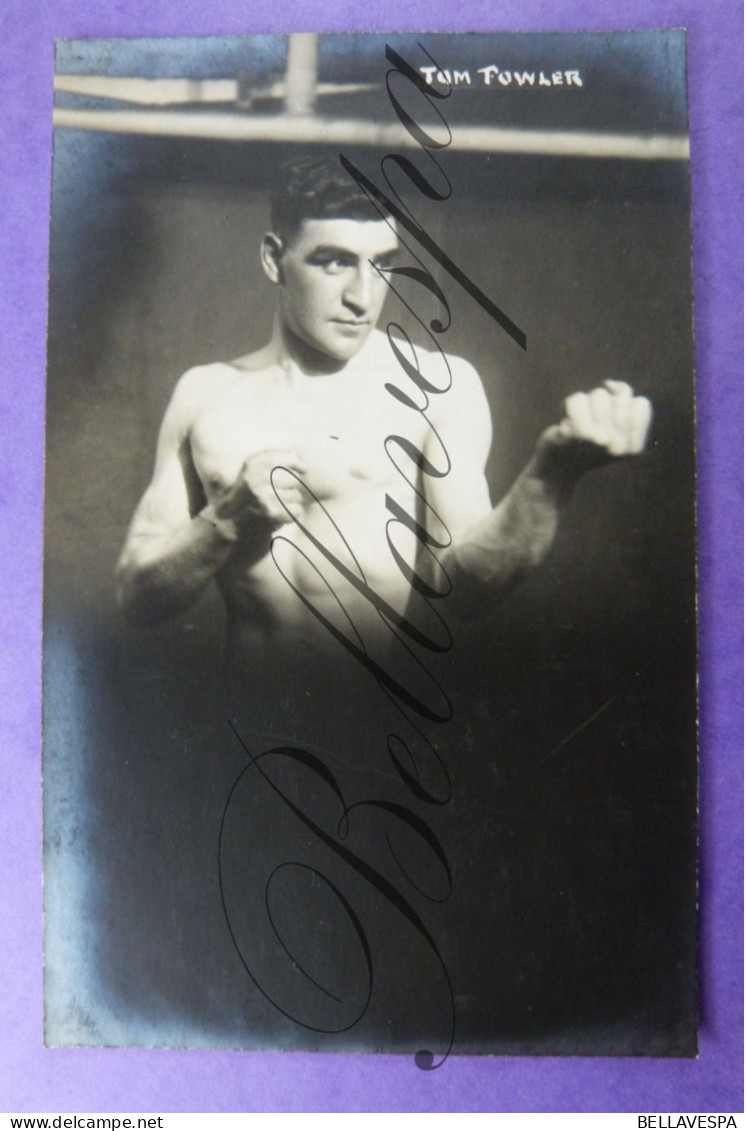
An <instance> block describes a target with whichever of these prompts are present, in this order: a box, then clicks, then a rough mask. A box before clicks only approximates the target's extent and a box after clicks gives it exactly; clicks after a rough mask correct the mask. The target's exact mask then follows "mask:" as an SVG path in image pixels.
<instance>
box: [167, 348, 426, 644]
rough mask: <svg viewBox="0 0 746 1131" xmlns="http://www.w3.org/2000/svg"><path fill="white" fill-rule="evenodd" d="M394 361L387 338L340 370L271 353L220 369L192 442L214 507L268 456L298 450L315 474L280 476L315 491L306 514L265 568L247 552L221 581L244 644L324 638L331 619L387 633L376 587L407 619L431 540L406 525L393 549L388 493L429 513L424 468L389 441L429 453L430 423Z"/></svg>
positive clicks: (233, 633)
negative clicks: (251, 463) (420, 561)
mask: <svg viewBox="0 0 746 1131" xmlns="http://www.w3.org/2000/svg"><path fill="white" fill-rule="evenodd" d="M392 362H393V359H392V355H391V351H390V349H388V344H387V342H386V340H385V338H384V337H383V335H378V334H377V335H374V336H373V339H372V340H371V342H370V343H369V348H366V349H365V350H364V351H363V352H362V354H361V355H360V357H359V358H356V359H355V360H354V362H353V363H351V364H349V365H348V366H346V367H345V369H344V370H343V371H341V372H339V373H333V374H325V375H322V376H312V377H309V376H307V375H302V374H297V373H296V374H294V373H293V372H292V371H290V372H288V371H287V370H286V369H285V368H283V367H282V366H281V365H278V364H265V358H264V357H263V355H262V354H257V355H252V356H250V357H248V358H246V359H243V360H242V361H241V362H238V363H234V364H233V365H215V366H212V367H210V371H209V373H206V375H205V389H206V391H205V397H204V399H201V403H200V404H199V405H198V407H197V408H196V411H195V415H194V420H193V422H192V426H191V429H190V432H189V447H190V451H191V458H192V461H193V465H194V469H195V471H196V472H197V475H198V476H199V479H200V482H201V484H202V488H203V490H204V493H205V497H206V499H207V501H208V502H210V503H214V502H217V501H218V500H219V499H220V498H221V497H222V496H223V495H224V494H225V492H226V491H228V490H229V489H230V487H231V485H232V484H233V483H234V482H235V480H236V477H237V476H238V474H239V472H240V470H241V468H242V466H243V464H244V461H245V460H246V459H247V458H248V457H249V456H251V455H252V454H254V453H258V452H261V451H266V450H272V449H286V450H288V451H290V452H292V453H294V454H295V455H296V456H297V458H298V460H299V461H300V462H301V463H302V464H303V465H304V468H305V470H304V474H303V475H302V476H298V475H296V473H295V472H293V471H290V470H287V469H283V468H282V467H279V468H278V469H277V470H276V471H275V472H274V473H273V481H274V483H275V485H276V486H279V485H280V484H282V483H283V482H285V483H287V482H289V481H290V480H289V477H292V478H294V479H295V480H296V481H299V482H300V483H301V484H302V488H301V489H302V496H303V511H302V515H301V517H300V518H292V517H291V516H290V515H288V522H287V523H286V524H285V525H283V526H281V527H280V528H279V529H278V530H276V532H275V534H274V537H273V539H272V545H271V549H269V551H268V552H266V553H265V554H264V556H263V557H261V558H260V559H259V560H256V555H255V554H254V555H251V554H249V553H242V550H241V547H240V545H239V546H237V547H236V549H235V551H234V553H233V555H232V557H231V558H230V560H229V562H228V563H227V565H226V566H225V567H224V568H223V569H222V570H221V572H220V574H219V575H218V583H219V585H220V588H221V591H222V593H223V596H224V599H225V602H226V606H227V610H228V618H229V625H228V637H229V643H230V644H232V645H233V647H234V648H238V649H239V650H241V651H243V650H244V649H245V648H252V650H253V645H254V644H255V643H256V642H257V639H260V640H261V641H262V642H263V643H267V642H268V640H269V638H276V637H278V636H279V637H282V636H284V635H285V634H286V632H287V631H288V630H291V631H292V633H293V635H294V636H295V637H297V636H298V635H300V636H301V638H302V637H303V636H307V637H309V638H310V637H311V636H314V637H315V638H318V631H317V630H318V629H319V628H321V629H322V630H324V633H325V634H326V635H327V636H328V635H330V629H329V625H334V626H336V628H337V629H338V630H339V631H342V632H344V633H345V634H346V635H347V636H348V637H349V636H350V634H351V633H352V634H354V633H360V634H362V636H363V637H364V638H365V637H369V636H370V633H371V632H374V631H375V627H376V626H378V627H379V628H380V626H381V619H380V616H379V613H378V612H377V611H376V609H375V607H374V604H373V603H372V602H371V599H370V594H371V592H374V593H375V594H376V595H377V596H378V597H380V598H382V599H383V601H385V602H386V603H387V604H388V605H390V606H391V607H392V608H393V609H394V610H396V611H397V612H400V613H402V612H403V611H404V609H405V607H406V604H407V600H408V597H409V594H410V590H411V585H410V581H409V579H408V577H407V576H405V573H406V571H407V570H408V569H410V570H411V569H413V568H414V566H415V561H416V558H417V550H418V542H417V539H416V537H415V536H414V534H413V533H412V531H411V530H408V529H407V528H406V526H405V525H404V524H402V523H397V524H396V525H395V529H392V539H393V542H394V546H395V551H396V554H395V553H393V552H392V548H391V546H390V545H389V542H388V540H387V522H388V521H389V520H390V519H391V517H392V516H391V512H390V510H387V505H386V503H387V496H388V497H389V498H390V499H391V500H395V502H396V503H397V504H398V505H399V506H400V507H401V508H403V510H404V511H405V512H406V513H407V514H408V515H412V516H413V517H415V516H417V515H418V495H417V491H416V489H415V487H416V485H417V484H418V476H419V471H418V468H417V466H416V463H415V462H414V460H413V459H411V458H410V457H409V456H407V455H406V454H404V452H403V450H402V448H401V445H399V444H398V443H396V442H394V443H393V445H392V443H391V441H389V443H388V444H387V439H388V438H389V437H392V436H398V437H401V438H403V439H404V440H406V441H407V442H408V443H409V444H411V445H413V448H414V449H415V450H417V451H422V450H423V446H424V445H425V443H426V441H427V433H428V431H429V428H428V424H427V421H426V420H425V418H424V417H423V415H422V414H421V413H420V412H418V411H416V410H415V409H412V408H409V407H407V406H406V405H405V404H403V403H402V402H401V401H400V400H398V399H396V398H395V397H393V396H392V395H391V393H390V392H389V391H387V389H386V383H387V381H388V382H390V381H392V380H396V378H397V373H396V367H395V364H394V363H392ZM208 380H209V386H210V387H209V388H208V384H207V383H208ZM400 383H401V382H400ZM389 452H390V453H391V455H390V454H389ZM392 457H393V458H392ZM394 460H395V461H396V463H395V462H394ZM397 464H398V467H397V466H396V465H397ZM399 468H401V470H399ZM419 517H420V519H421V517H422V516H421V515H420V516H419ZM396 555H400V560H399V561H397V557H396ZM355 581H357V582H358V583H359V584H358V585H357V586H356V584H355Z"/></svg>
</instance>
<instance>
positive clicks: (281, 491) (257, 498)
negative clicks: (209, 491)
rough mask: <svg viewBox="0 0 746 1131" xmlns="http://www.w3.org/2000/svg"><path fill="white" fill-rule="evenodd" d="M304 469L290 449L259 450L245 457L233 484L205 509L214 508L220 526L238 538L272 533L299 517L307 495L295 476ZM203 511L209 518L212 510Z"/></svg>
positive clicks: (300, 474) (302, 472) (238, 539)
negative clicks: (208, 512) (304, 495)
mask: <svg viewBox="0 0 746 1131" xmlns="http://www.w3.org/2000/svg"><path fill="white" fill-rule="evenodd" d="M305 471H306V468H305V466H304V464H303V463H302V462H301V461H300V460H299V459H298V457H297V455H296V454H295V452H293V451H291V450H289V449H286V448H270V449H267V450H266V451H262V452H256V453H255V454H254V455H251V456H249V458H248V459H247V460H245V462H244V464H243V467H242V468H241V470H240V472H239V474H238V478H237V479H236V481H235V483H234V484H233V486H232V487H230V488H229V489H228V490H227V491H226V493H225V494H224V495H223V496H222V497H221V498H220V499H217V500H216V501H215V502H214V503H213V504H212V506H211V507H208V508H206V511H210V510H211V511H212V514H213V516H214V518H215V519H216V520H217V521H218V523H219V524H220V526H221V527H222V528H223V529H227V530H230V531H231V536H232V537H233V538H234V540H235V541H245V540H247V539H254V538H256V536H257V535H258V534H259V535H261V534H265V535H266V534H268V533H271V532H272V530H274V529H276V528H277V527H278V526H282V525H283V524H284V523H287V522H292V521H293V519H294V518H300V516H301V514H302V512H303V504H304V497H303V490H302V488H301V486H300V483H299V482H298V479H297V478H296V477H297V476H302V475H303V474H305ZM288 472H290V473H291V474H288ZM273 473H274V474H273ZM203 514H205V517H207V518H210V515H209V514H206V513H205V512H203Z"/></svg>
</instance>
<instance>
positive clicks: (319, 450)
mask: <svg viewBox="0 0 746 1131" xmlns="http://www.w3.org/2000/svg"><path fill="white" fill-rule="evenodd" d="M425 427H426V423H425V421H424V420H423V418H422V416H421V415H420V414H419V413H417V412H416V411H413V410H412V409H409V408H407V407H406V406H403V405H402V404H400V403H399V402H398V401H396V400H395V398H393V397H392V396H391V395H390V394H389V393H388V392H387V391H386V389H385V383H384V381H383V380H381V381H380V383H378V382H376V383H375V384H372V385H366V386H364V387H362V388H360V387H357V388H352V387H349V386H345V384H344V383H343V382H339V383H336V382H335V383H324V382H322V381H314V380H311V381H309V382H308V383H307V385H306V386H304V387H302V388H297V387H296V388H287V387H282V386H280V387H278V386H276V385H273V384H272V383H270V382H265V381H263V380H262V379H261V378H260V377H256V376H255V375H253V374H252V375H248V376H247V377H246V378H245V379H243V380H239V381H237V382H236V383H235V384H234V385H232V386H230V387H229V388H228V389H226V390H224V391H223V392H222V393H221V394H220V396H219V397H218V398H216V400H215V401H213V402H212V403H211V404H210V405H209V406H207V407H206V408H205V409H203V411H202V412H201V413H200V415H199V417H198V419H197V420H196V422H195V424H194V426H193V428H192V431H191V435H190V441H191V449H192V458H193V460H194V464H195V467H196V470H197V473H198V474H199V476H200V479H201V480H202V484H203V486H204V489H205V493H206V495H207V497H208V498H215V497H217V496H219V495H220V494H221V493H222V492H223V491H225V490H227V489H228V488H229V487H230V486H231V484H233V483H234V482H235V480H236V478H237V476H238V475H239V472H240V471H241V468H242V467H243V464H244V463H245V461H246V460H247V459H248V458H250V457H251V456H252V455H255V454H258V453H260V452H274V451H276V452H284V453H286V454H287V455H289V456H291V457H294V458H295V459H297V460H298V461H299V462H300V463H301V464H302V465H303V467H304V468H305V469H306V470H305V473H304V476H303V479H304V482H305V484H306V486H307V487H308V488H309V489H310V490H311V491H312V492H313V493H314V494H315V495H316V496H317V497H318V498H319V499H322V500H329V499H334V498H340V499H344V498H349V497H353V496H355V495H357V494H358V493H360V492H361V491H367V490H372V489H379V490H380V489H385V488H386V487H387V486H388V485H389V484H390V483H393V482H394V481H396V480H397V479H398V480H401V476H400V474H399V472H398V471H397V469H396V468H395V466H394V464H393V463H392V461H391V459H390V458H389V454H388V452H389V450H390V441H389V437H391V436H399V437H402V438H403V439H405V440H406V442H407V444H409V445H411V446H412V449H413V451H414V450H416V449H420V448H421V445H422V443H423V442H424V432H425ZM412 470H413V473H414V472H415V469H414V468H413V469H412ZM413 477H414V474H413Z"/></svg>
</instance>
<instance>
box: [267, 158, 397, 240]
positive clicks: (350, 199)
mask: <svg viewBox="0 0 746 1131" xmlns="http://www.w3.org/2000/svg"><path fill="white" fill-rule="evenodd" d="M380 219H381V213H380V212H379V211H378V210H377V209H376V208H375V207H374V205H373V204H372V203H371V202H370V200H369V199H368V197H367V196H366V195H365V193H364V192H363V190H362V189H361V188H359V187H358V185H357V182H356V181H355V180H353V178H352V177H351V176H350V174H349V173H348V172H347V171H346V170H345V169H344V168H343V167H342V166H341V165H340V163H339V160H338V159H335V160H331V159H329V158H327V157H311V158H306V159H304V160H301V161H297V160H296V161H292V162H288V163H287V164H286V165H284V166H283V167H282V169H281V170H280V175H279V180H278V183H277V187H276V189H275V191H274V193H273V194H272V231H273V232H274V233H275V234H276V235H278V236H283V237H284V238H286V239H289V238H290V237H292V236H293V235H295V234H296V232H297V231H298V229H299V228H300V226H301V224H302V223H303V221H304V220H380Z"/></svg>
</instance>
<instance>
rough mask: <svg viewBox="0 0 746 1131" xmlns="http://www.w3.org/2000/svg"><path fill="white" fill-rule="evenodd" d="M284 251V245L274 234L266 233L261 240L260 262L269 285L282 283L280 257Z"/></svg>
mask: <svg viewBox="0 0 746 1131" xmlns="http://www.w3.org/2000/svg"><path fill="white" fill-rule="evenodd" d="M284 251H285V244H284V242H283V240H282V239H281V237H280V236H276V235H275V234H274V232H267V234H266V236H265V237H264V239H263V240H262V246H261V250H260V253H259V254H260V256H261V260H262V267H263V268H264V274H265V275H266V276H267V278H268V279H269V281H270V283H281V282H282V256H283V252H284Z"/></svg>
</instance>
